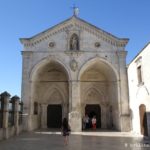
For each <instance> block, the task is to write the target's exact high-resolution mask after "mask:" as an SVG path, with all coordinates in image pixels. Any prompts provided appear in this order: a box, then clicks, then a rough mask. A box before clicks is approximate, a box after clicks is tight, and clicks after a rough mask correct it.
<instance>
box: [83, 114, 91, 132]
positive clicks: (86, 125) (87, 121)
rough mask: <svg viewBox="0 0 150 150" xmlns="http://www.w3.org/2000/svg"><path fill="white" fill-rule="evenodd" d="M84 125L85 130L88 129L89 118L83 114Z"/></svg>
mask: <svg viewBox="0 0 150 150" xmlns="http://www.w3.org/2000/svg"><path fill="white" fill-rule="evenodd" d="M84 125H85V129H88V128H89V125H90V118H89V116H88V115H87V114H85V117H84Z"/></svg>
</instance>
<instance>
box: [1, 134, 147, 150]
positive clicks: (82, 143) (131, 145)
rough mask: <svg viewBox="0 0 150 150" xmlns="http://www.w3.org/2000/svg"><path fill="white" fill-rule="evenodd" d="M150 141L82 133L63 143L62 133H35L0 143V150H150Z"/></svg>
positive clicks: (73, 135)
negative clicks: (65, 143)
mask: <svg viewBox="0 0 150 150" xmlns="http://www.w3.org/2000/svg"><path fill="white" fill-rule="evenodd" d="M148 142H149V140H148V139H147V140H143V138H142V137H135V136H133V135H131V134H128V133H119V132H81V133H72V134H71V135H70V136H69V144H68V145H67V146H65V145H64V143H63V137H62V135H61V133H60V132H54V131H53V132H50V131H35V132H29V133H27V132H26V133H21V134H20V135H19V136H15V137H11V138H10V139H8V140H3V141H0V150H150V143H148Z"/></svg>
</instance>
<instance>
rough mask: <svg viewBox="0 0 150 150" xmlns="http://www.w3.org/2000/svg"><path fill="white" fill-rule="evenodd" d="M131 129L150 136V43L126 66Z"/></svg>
mask: <svg viewBox="0 0 150 150" xmlns="http://www.w3.org/2000/svg"><path fill="white" fill-rule="evenodd" d="M128 80H129V93H130V94H129V95H130V108H131V120H132V130H133V132H134V133H138V134H142V135H144V136H147V135H149V136H150V43H148V44H147V45H146V46H145V47H144V48H143V49H142V50H141V51H140V52H139V53H138V55H137V56H136V57H135V58H134V59H133V60H132V61H131V63H130V64H129V66H128Z"/></svg>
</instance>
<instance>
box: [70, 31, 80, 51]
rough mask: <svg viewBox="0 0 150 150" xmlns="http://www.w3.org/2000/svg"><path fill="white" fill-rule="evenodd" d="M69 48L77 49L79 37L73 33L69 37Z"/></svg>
mask: <svg viewBox="0 0 150 150" xmlns="http://www.w3.org/2000/svg"><path fill="white" fill-rule="evenodd" d="M70 50H79V38H78V36H77V35H76V34H73V35H72V36H71V39H70Z"/></svg>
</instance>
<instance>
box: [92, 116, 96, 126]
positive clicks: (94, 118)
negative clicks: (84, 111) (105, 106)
mask: <svg viewBox="0 0 150 150" xmlns="http://www.w3.org/2000/svg"><path fill="white" fill-rule="evenodd" d="M92 128H93V129H96V116H93V118H92Z"/></svg>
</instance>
